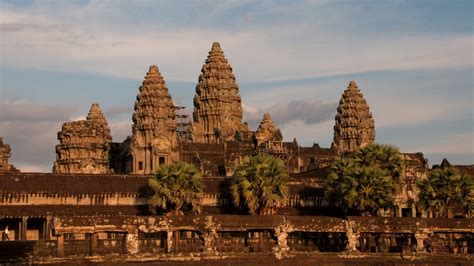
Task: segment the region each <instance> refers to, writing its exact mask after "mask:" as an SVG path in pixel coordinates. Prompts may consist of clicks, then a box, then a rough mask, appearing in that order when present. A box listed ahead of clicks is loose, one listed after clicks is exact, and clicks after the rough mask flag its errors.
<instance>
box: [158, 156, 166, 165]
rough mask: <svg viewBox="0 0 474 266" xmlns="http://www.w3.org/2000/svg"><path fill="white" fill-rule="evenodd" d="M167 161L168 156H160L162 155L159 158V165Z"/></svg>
mask: <svg viewBox="0 0 474 266" xmlns="http://www.w3.org/2000/svg"><path fill="white" fill-rule="evenodd" d="M165 162H166V157H164V156H160V157H159V158H158V164H159V165H162V164H165Z"/></svg>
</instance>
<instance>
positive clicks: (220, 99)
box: [192, 42, 248, 143]
mask: <svg viewBox="0 0 474 266" xmlns="http://www.w3.org/2000/svg"><path fill="white" fill-rule="evenodd" d="M193 120H194V123H193V126H192V140H193V142H199V143H218V142H221V141H229V140H234V139H235V136H236V134H237V132H239V131H248V126H247V125H246V124H242V102H241V99H240V95H239V87H238V86H237V83H236V81H235V76H234V74H233V73H232V67H231V66H230V64H229V63H228V62H227V59H226V58H225V56H224V52H223V51H222V49H221V46H220V44H219V43H218V42H215V43H213V44H212V48H211V51H210V52H209V55H208V56H207V59H206V62H205V63H204V65H203V67H202V69H201V75H200V76H199V82H198V84H197V86H196V95H195V96H194V112H193Z"/></svg>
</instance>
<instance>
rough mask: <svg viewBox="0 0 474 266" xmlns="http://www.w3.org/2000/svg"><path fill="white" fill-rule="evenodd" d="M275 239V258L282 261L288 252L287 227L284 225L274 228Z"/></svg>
mask: <svg viewBox="0 0 474 266" xmlns="http://www.w3.org/2000/svg"><path fill="white" fill-rule="evenodd" d="M275 237H276V238H277V240H278V246H276V247H275V249H274V251H275V256H276V258H277V259H282V258H283V257H284V256H285V254H286V253H288V251H289V250H290V248H289V247H288V241H287V237H288V227H287V225H286V224H284V225H281V226H280V227H277V228H275Z"/></svg>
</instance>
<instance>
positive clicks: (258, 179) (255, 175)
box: [230, 155, 288, 215]
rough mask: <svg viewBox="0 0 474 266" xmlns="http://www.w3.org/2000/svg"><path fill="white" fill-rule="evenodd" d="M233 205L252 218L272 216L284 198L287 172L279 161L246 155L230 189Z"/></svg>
mask: <svg viewBox="0 0 474 266" xmlns="http://www.w3.org/2000/svg"><path fill="white" fill-rule="evenodd" d="M230 192H231V195H232V197H233V200H234V205H235V206H236V207H238V208H243V209H246V210H247V211H248V213H250V214H252V215H255V214H258V215H272V214H276V212H277V208H278V207H280V206H283V205H284V203H285V202H286V200H287V198H288V173H287V172H286V167H285V164H284V163H283V161H282V160H280V159H276V158H274V157H272V156H268V155H257V156H254V157H248V156H246V157H245V158H244V160H243V162H242V164H241V165H240V166H239V167H238V168H237V170H236V171H235V173H234V179H233V181H232V183H231V186H230Z"/></svg>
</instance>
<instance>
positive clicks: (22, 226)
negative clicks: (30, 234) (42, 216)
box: [20, 216, 28, 240]
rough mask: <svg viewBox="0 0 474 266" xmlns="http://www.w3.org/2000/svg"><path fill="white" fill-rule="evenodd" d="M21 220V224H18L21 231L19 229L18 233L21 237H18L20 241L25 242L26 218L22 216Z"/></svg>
mask: <svg viewBox="0 0 474 266" xmlns="http://www.w3.org/2000/svg"><path fill="white" fill-rule="evenodd" d="M21 218H22V219H21V223H20V224H21V229H20V232H21V233H20V234H21V235H20V239H21V240H27V239H26V238H27V234H26V233H27V230H28V229H27V224H28V217H24V216H23V217H21Z"/></svg>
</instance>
